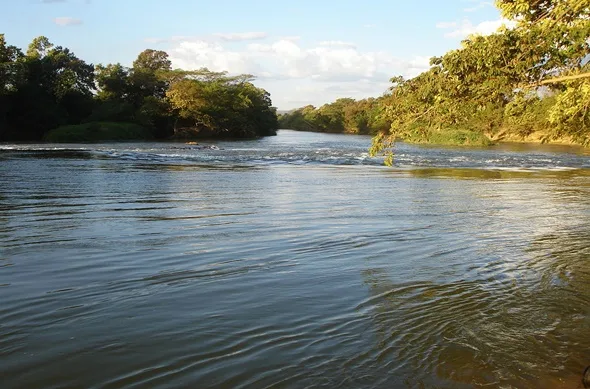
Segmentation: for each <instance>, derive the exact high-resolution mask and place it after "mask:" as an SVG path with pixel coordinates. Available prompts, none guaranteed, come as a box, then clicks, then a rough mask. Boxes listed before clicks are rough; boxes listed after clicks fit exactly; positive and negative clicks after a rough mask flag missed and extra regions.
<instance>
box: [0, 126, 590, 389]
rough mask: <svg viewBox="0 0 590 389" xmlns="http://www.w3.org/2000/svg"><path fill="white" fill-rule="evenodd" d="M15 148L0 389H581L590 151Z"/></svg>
mask: <svg viewBox="0 0 590 389" xmlns="http://www.w3.org/2000/svg"><path fill="white" fill-rule="evenodd" d="M369 143H370V138H369V137H364V136H345V135H327V134H314V133H300V132H294V131H287V130H282V131H279V135H278V136H276V137H271V138H265V139H261V140H253V141H239V142H238V141H237V142H217V143H207V144H206V145H205V146H206V147H201V146H191V145H185V144H183V143H119V144H92V145H90V144H86V145H49V144H42V145H32V144H28V145H8V144H3V145H0V302H1V303H0V387H2V388H28V389H34V388H182V387H186V388H312V387H325V388H336V387H338V388H397V387H400V388H404V387H410V388H414V387H424V388H447V387H448V388H478V387H502V388H577V387H580V386H581V376H582V372H583V370H584V368H585V367H586V366H587V365H590V266H589V263H590V155H588V154H587V153H586V154H585V153H584V152H583V150H580V149H575V148H562V147H548V146H525V145H514V146H498V147H495V148H489V149H465V148H436V147H417V146H410V145H404V144H398V145H397V146H396V153H397V155H396V160H395V166H394V167H393V168H388V167H384V166H382V164H381V162H382V159H378V158H377V159H372V158H369V157H368V155H367V152H366V150H367V148H368V146H369Z"/></svg>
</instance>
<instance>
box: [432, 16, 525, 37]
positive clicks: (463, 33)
mask: <svg viewBox="0 0 590 389" xmlns="http://www.w3.org/2000/svg"><path fill="white" fill-rule="evenodd" d="M502 25H505V26H506V27H508V28H513V27H514V26H515V25H516V23H515V22H513V21H510V20H507V19H498V20H486V21H483V22H481V23H478V24H473V23H472V22H471V21H470V20H468V19H464V20H463V21H462V22H461V23H457V22H439V23H437V24H436V27H437V28H440V29H443V30H450V31H448V32H446V33H445V37H447V38H465V37H467V36H468V35H472V34H480V35H490V34H493V33H494V32H496V31H497V30H498V28H500V27H501V26H502Z"/></svg>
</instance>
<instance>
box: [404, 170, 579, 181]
mask: <svg viewBox="0 0 590 389" xmlns="http://www.w3.org/2000/svg"><path fill="white" fill-rule="evenodd" d="M393 172H394V174H402V175H408V176H410V177H417V178H453V179H499V180H500V179H501V180H504V179H514V178H552V179H554V178H562V179H568V178H576V177H590V169H559V170H557V169H554V170H551V169H526V168H521V169H472V168H413V169H403V170H398V169H396V170H393Z"/></svg>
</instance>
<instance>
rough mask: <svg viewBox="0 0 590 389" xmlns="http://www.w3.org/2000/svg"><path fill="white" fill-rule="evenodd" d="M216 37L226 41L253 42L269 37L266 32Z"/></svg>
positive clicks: (238, 33)
mask: <svg viewBox="0 0 590 389" xmlns="http://www.w3.org/2000/svg"><path fill="white" fill-rule="evenodd" d="M213 35H214V36H215V37H217V38H220V39H221V40H224V41H251V40H258V39H264V38H266V37H267V36H268V34H267V33H266V32H237V33H229V34H226V33H217V34H213Z"/></svg>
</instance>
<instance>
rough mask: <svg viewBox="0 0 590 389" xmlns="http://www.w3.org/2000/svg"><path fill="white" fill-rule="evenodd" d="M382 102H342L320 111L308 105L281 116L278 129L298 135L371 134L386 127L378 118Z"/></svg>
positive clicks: (338, 101)
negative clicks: (323, 133) (307, 132)
mask: <svg viewBox="0 0 590 389" xmlns="http://www.w3.org/2000/svg"><path fill="white" fill-rule="evenodd" d="M383 99H384V98H379V99H373V98H369V99H364V100H358V101H357V100H354V99H350V98H342V99H338V100H336V101H335V102H333V103H331V104H325V105H323V106H321V107H320V108H315V107H314V106H312V105H308V106H305V107H302V108H299V109H296V110H293V111H291V112H288V113H285V114H282V115H281V116H280V117H279V125H280V127H281V128H289V129H294V130H300V131H315V132H331V133H343V132H344V133H350V134H375V133H377V132H378V131H382V130H385V129H386V128H388V127H389V125H390V123H389V121H387V120H385V119H384V118H383V117H382V115H381V114H382V109H381V102H382V100H383Z"/></svg>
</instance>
